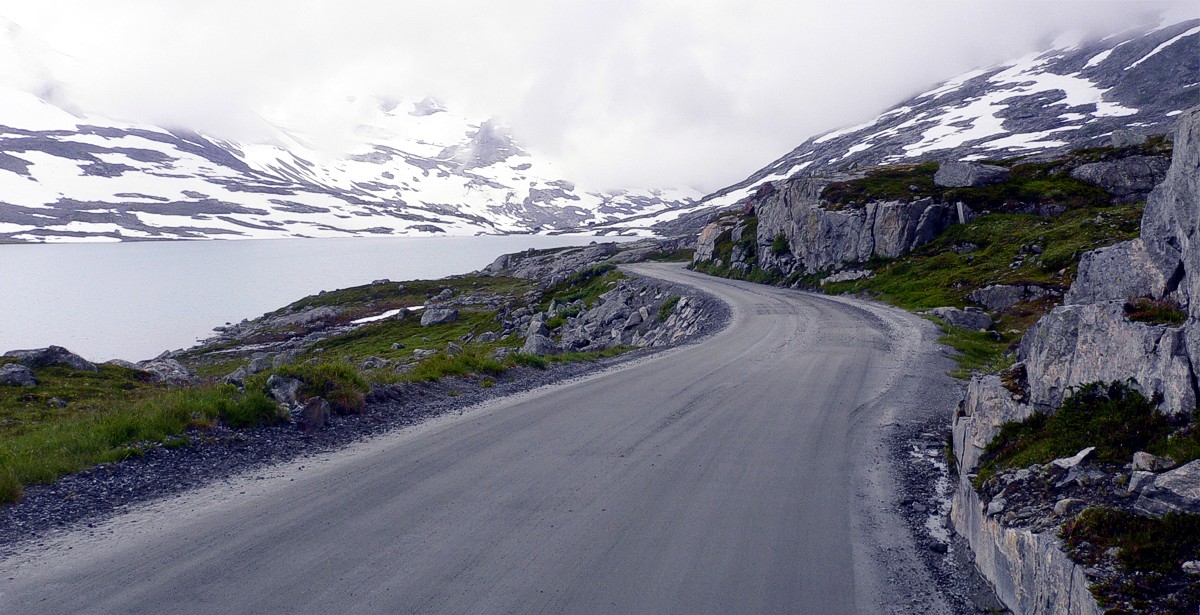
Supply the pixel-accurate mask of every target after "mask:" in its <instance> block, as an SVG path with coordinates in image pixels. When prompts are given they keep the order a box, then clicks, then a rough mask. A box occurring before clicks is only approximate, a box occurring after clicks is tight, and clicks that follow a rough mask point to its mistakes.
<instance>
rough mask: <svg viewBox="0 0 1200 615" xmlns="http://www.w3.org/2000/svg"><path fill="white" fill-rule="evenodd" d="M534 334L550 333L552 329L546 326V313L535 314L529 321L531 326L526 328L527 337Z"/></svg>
mask: <svg viewBox="0 0 1200 615" xmlns="http://www.w3.org/2000/svg"><path fill="white" fill-rule="evenodd" d="M534 335H550V329H548V328H546V316H545V314H534V316H533V319H532V320H530V321H529V327H528V328H526V329H525V337H532V336H534Z"/></svg>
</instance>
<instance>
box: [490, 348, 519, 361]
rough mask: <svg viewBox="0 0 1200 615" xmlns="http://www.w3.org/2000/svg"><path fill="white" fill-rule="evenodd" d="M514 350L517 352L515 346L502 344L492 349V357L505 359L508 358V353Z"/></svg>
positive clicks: (498, 359)
mask: <svg viewBox="0 0 1200 615" xmlns="http://www.w3.org/2000/svg"><path fill="white" fill-rule="evenodd" d="M514 352H516V349H515V348H510V347H508V346H501V347H499V348H497V349H495V350H493V351H492V358H493V359H495V360H497V361H503V360H504V359H507V358H508V355H510V354H512V353H514Z"/></svg>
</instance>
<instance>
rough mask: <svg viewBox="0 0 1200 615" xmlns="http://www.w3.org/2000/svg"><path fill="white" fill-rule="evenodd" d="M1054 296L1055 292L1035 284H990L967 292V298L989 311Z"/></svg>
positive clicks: (997, 310) (1003, 309) (998, 310)
mask: <svg viewBox="0 0 1200 615" xmlns="http://www.w3.org/2000/svg"><path fill="white" fill-rule="evenodd" d="M1051 296H1054V292H1052V291H1050V290H1048V289H1045V288H1042V287H1041V286H1037V285H1035V284H1015V285H1013V284H990V285H988V286H984V287H983V288H977V289H975V290H973V291H971V292H969V293H967V300H968V301H970V302H972V303H978V304H979V305H981V306H983V307H984V309H986V310H988V311H989V312H1003V311H1005V310H1008V309H1009V308H1011V307H1012V306H1014V305H1016V304H1018V303H1020V302H1022V301H1036V300H1038V299H1043V298H1045V297H1051Z"/></svg>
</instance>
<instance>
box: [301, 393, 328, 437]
mask: <svg viewBox="0 0 1200 615" xmlns="http://www.w3.org/2000/svg"><path fill="white" fill-rule="evenodd" d="M329 414H330V411H329V402H327V401H325V400H324V399H322V398H320V397H314V398H312V399H310V400H308V401H306V402H304V406H303V407H302V408H301V409H300V423H301V426H302V427H303V429H304V431H305V433H309V432H313V431H319V430H321V429H325V425H326V424H328V423H329Z"/></svg>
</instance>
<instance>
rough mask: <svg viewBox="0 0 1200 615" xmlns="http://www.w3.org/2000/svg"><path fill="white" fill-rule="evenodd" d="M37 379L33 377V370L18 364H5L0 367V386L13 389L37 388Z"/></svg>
mask: <svg viewBox="0 0 1200 615" xmlns="http://www.w3.org/2000/svg"><path fill="white" fill-rule="evenodd" d="M37 383H38V382H37V378H35V377H34V376H33V370H32V369H29V368H28V367H25V366H24V365H21V364H19V363H6V364H4V365H0V386H14V387H34V386H37Z"/></svg>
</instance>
